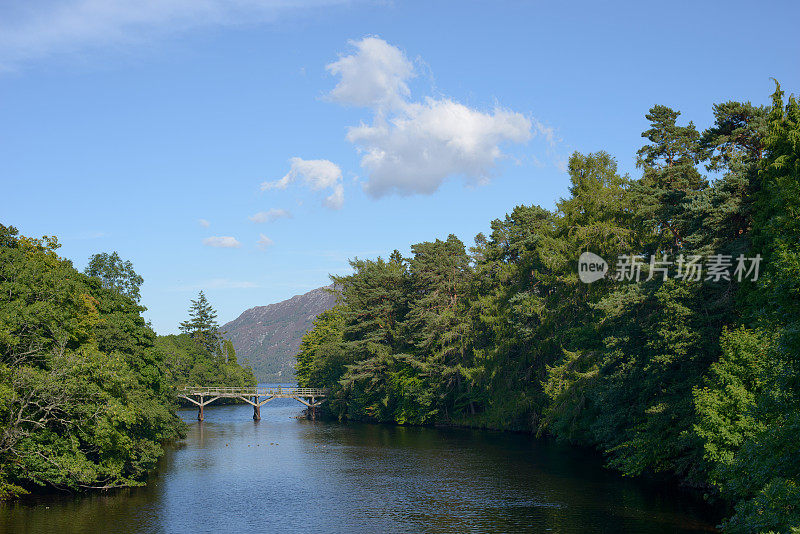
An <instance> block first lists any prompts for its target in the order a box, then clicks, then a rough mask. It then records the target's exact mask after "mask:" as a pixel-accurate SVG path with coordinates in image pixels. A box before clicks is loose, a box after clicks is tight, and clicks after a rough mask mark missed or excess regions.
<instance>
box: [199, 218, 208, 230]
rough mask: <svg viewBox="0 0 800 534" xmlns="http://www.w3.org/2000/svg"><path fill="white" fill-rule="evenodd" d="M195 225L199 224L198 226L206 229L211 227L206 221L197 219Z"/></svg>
mask: <svg viewBox="0 0 800 534" xmlns="http://www.w3.org/2000/svg"><path fill="white" fill-rule="evenodd" d="M197 224H199V225H200V226H202V227H203V228H208V227H209V226H211V223H210V222H208V221H207V220H205V219H197Z"/></svg>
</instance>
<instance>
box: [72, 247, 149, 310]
mask: <svg viewBox="0 0 800 534" xmlns="http://www.w3.org/2000/svg"><path fill="white" fill-rule="evenodd" d="M83 272H84V274H86V275H88V276H96V277H97V278H99V279H100V280H101V281H102V283H103V286H104V287H106V288H108V289H113V290H115V291H118V292H119V293H122V294H123V295H127V296H129V297H130V298H132V299H133V300H135V301H136V302H139V300H140V298H141V296H140V295H139V287H141V285H142V283H143V282H144V279H143V278H142V277H141V276H139V275H138V274H136V271H134V270H133V263H131V261H130V260H127V261H122V259H121V258H120V257H119V254H117V253H116V252H112V253H111V254H108V253H107V252H103V253H101V254H94V255H93V256H92V257H91V258H89V265H87V266H86V269H85V270H84V271H83Z"/></svg>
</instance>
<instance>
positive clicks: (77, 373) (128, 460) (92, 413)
mask: <svg viewBox="0 0 800 534" xmlns="http://www.w3.org/2000/svg"><path fill="white" fill-rule="evenodd" d="M58 248H59V244H58V241H57V240H56V238H55V237H47V236H46V237H43V238H42V239H33V238H28V237H24V236H19V235H18V232H17V230H16V229H15V228H14V227H13V226H4V225H0V358H1V360H0V500H7V499H12V498H15V497H19V496H21V495H25V494H28V493H30V492H37V493H42V492H50V491H70V492H82V491H91V490H109V489H115V488H124V487H133V486H141V485H143V484H144V483H145V479H146V478H147V476H148V474H150V472H152V470H153V468H154V467H155V465H156V462H157V461H158V459H159V458H160V457H161V456H162V454H163V453H164V446H165V444H167V443H169V442H172V441H174V440H176V439H179V438H181V437H182V436H183V435H184V424H183V422H182V421H181V420H180V419H179V418H178V416H177V415H176V413H175V408H176V407H177V402H176V401H177V399H176V398H175V395H174V391H175V388H176V387H178V386H181V385H184V384H188V383H194V382H197V381H204V382H205V383H208V384H212V385H232V386H240V385H252V384H255V382H256V381H255V377H254V376H253V374H252V371H250V370H249V369H245V368H242V367H241V366H240V365H239V364H238V363H237V362H236V356H235V351H233V347H232V345H231V344H230V342H229V341H226V340H225V339H224V338H223V337H222V333H221V332H219V328H218V327H217V323H216V313H215V312H214V310H213V308H212V307H211V305H210V304H209V303H208V301H207V300H206V299H205V296H204V295H203V294H202V293H201V294H200V296H199V297H198V300H197V301H192V307H191V308H190V318H189V319H188V320H187V321H185V322H184V323H182V324H181V330H182V333H181V334H180V335H177V336H157V335H156V334H155V333H154V332H153V330H152V329H151V328H150V326H149V325H148V324H147V323H146V322H145V320H144V319H143V318H142V316H141V313H142V312H143V311H144V310H145V308H144V307H143V306H141V305H140V304H139V286H140V285H141V284H142V278H141V277H140V276H138V275H137V274H136V273H135V272H134V271H133V266H132V264H131V262H129V261H122V260H121V259H120V258H119V256H118V255H117V254H116V253H113V254H106V253H103V254H96V255H95V256H93V257H92V258H91V260H90V262H89V265H88V267H87V269H86V271H85V272H84V273H81V272H79V271H77V270H76V269H75V268H74V267H73V266H72V262H70V261H69V260H66V259H63V258H61V257H59V256H58V254H57V253H56V250H57V249H58Z"/></svg>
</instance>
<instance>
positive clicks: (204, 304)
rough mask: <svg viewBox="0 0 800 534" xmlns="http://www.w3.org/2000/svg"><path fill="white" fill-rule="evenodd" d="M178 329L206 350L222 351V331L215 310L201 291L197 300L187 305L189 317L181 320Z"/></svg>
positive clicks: (212, 351) (218, 352)
mask: <svg viewBox="0 0 800 534" xmlns="http://www.w3.org/2000/svg"><path fill="white" fill-rule="evenodd" d="M180 329H181V332H182V333H184V334H187V335H188V336H189V337H191V338H192V339H193V340H195V341H196V342H197V343H199V344H200V345H202V346H203V347H204V348H205V349H206V350H207V351H208V352H211V353H214V354H221V353H222V346H221V345H222V342H223V339H222V336H223V334H224V332H220V330H219V323H217V312H216V310H214V307H213V306H211V303H210V302H208V299H207V298H206V295H205V293H203V292H202V291H201V292H200V293H199V294H198V295H197V300H193V301H192V304H191V306H189V318H188V319H187V320H185V321H182V322H181V324H180Z"/></svg>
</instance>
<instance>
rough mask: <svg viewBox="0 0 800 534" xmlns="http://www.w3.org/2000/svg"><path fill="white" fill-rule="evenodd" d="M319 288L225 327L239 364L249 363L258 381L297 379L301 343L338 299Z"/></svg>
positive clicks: (254, 310)
mask: <svg viewBox="0 0 800 534" xmlns="http://www.w3.org/2000/svg"><path fill="white" fill-rule="evenodd" d="M330 287H332V286H329V287H328V288H323V287H321V288H319V289H315V290H313V291H309V292H308V293H305V294H303V295H296V296H294V297H292V298H290V299H289V300H284V301H283V302H278V303H277V304H270V305H268V306H256V307H255V308H250V309H249V310H247V311H245V312H244V313H242V314H241V315H240V316H239V317H238V318H236V319H234V320H233V321H231V322H229V323H227V324H225V325H223V327H222V329H223V330H224V331H225V332H226V337H228V338H230V340H231V341H232V342H233V346H234V348H235V349H236V356H237V359H238V360H239V361H240V362H243V363H244V362H245V360H247V361H249V363H250V364H251V365H252V366H253V371H254V372H255V374H256V377H257V378H258V380H259V382H290V381H293V380H294V363H295V356H296V355H297V350H298V348H299V347H300V340H301V339H302V337H303V335H304V334H305V333H306V331H307V330H308V329H309V328H311V326H312V324H311V323H312V322H313V321H314V319H315V318H316V317H317V315H319V314H320V313H322V312H324V311H325V310H329V309H330V308H332V307H333V305H334V304H335V300H336V299H335V297H334V296H333V295H332V294H331V293H329V292H328V291H326V289H329V288H330Z"/></svg>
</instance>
